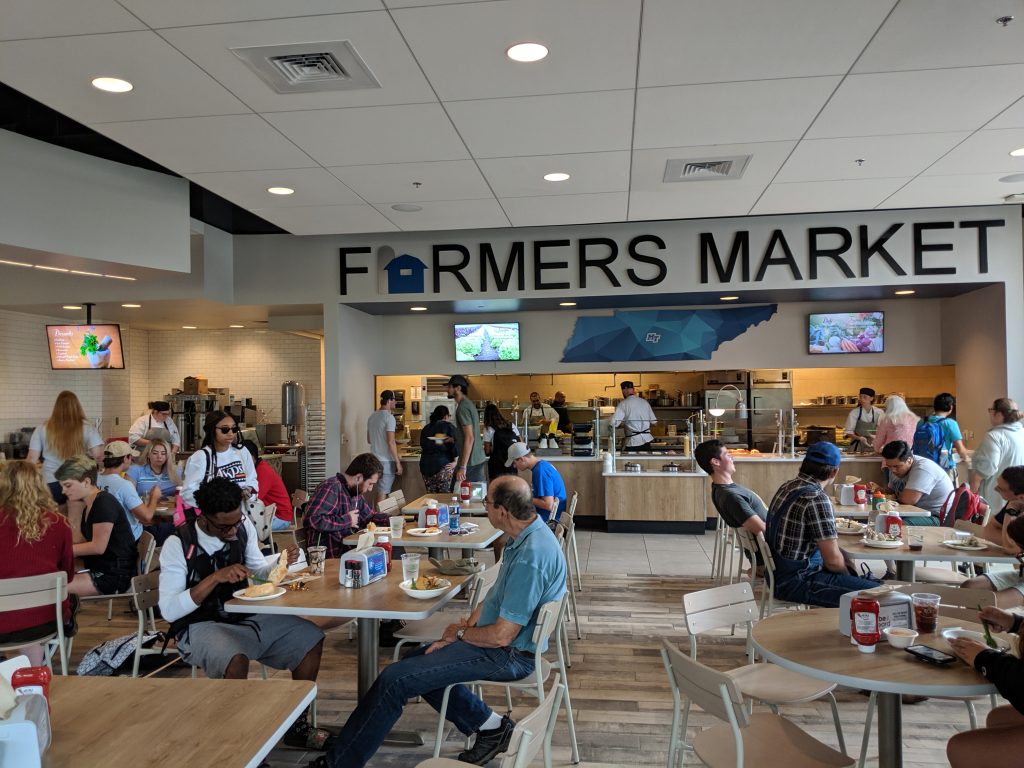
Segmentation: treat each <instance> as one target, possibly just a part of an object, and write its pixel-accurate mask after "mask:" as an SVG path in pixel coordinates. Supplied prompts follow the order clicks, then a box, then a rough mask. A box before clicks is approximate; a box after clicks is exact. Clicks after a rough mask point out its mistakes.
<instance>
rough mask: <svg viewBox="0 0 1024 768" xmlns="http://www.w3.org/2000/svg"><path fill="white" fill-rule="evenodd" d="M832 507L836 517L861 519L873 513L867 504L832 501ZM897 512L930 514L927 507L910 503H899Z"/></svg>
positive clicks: (902, 514)
mask: <svg viewBox="0 0 1024 768" xmlns="http://www.w3.org/2000/svg"><path fill="white" fill-rule="evenodd" d="M832 509H834V510H835V513H836V517H854V518H858V519H861V520H866V519H867V518H868V516H869V515H871V514H872V513H873V510H872V509H871V507H869V506H868V505H867V504H865V505H863V506H861V505H858V504H836V503H834V502H833V504H832ZM899 513H900V517H930V516H931V514H932V513H931V512H929V511H928V510H927V509H921V507H915V506H914V505H912V504H900V505H899Z"/></svg>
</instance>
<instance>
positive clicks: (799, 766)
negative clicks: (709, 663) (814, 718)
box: [661, 640, 853, 768]
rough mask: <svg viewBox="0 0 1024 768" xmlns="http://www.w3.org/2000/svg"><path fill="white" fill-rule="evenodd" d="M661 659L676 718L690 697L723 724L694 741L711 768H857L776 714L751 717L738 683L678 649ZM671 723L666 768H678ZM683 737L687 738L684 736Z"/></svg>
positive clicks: (667, 648)
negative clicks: (683, 702)
mask: <svg viewBox="0 0 1024 768" xmlns="http://www.w3.org/2000/svg"><path fill="white" fill-rule="evenodd" d="M661 657H662V661H664V663H665V669H666V670H667V672H668V679H669V684H670V686H671V687H672V699H673V702H674V703H675V708H676V712H677V713H678V709H679V700H680V698H681V697H682V696H684V695H685V696H686V699H687V701H688V702H693V703H694V704H696V705H697V706H699V707H700V708H701V709H703V710H704V711H705V712H707V713H708V714H709V715H713V716H714V717H717V718H718V719H719V720H722V721H724V722H722V723H720V724H718V725H715V726H712V727H711V728H706V729H704V730H703V731H701V732H700V733H698V734H697V735H696V736H694V738H693V749H694V751H695V752H696V753H697V756H698V757H699V758H700V759H701V760H703V761H704V764H705V765H708V766H711V768H726V766H731V767H732V768H744V767H745V766H751V765H757V766H758V767H759V768H825V767H826V766H833V767H834V768H841V767H842V766H850V765H853V758H851V757H848V756H847V755H844V754H842V753H841V752H837V751H836V750H834V749H832V748H831V747H829V746H828V745H826V744H822V743H821V742H820V741H818V740H817V739H815V738H814V737H812V736H810V735H809V734H807V733H805V732H804V731H803V730H801V729H800V727H799V726H797V725H796V724H795V723H793V722H792V721H790V720H787V719H786V718H784V717H781V716H780V715H777V714H775V713H774V712H755V713H752V714H751V713H748V711H747V708H746V706H745V702H744V699H743V694H742V693H741V692H740V690H739V686H738V685H737V683H736V681H735V680H733V679H732V678H731V677H729V675H727V674H725V673H723V672H718V671H716V670H713V669H711V668H710V667H706V666H704V665H703V664H701V663H700V662H699V661H696V660H695V659H691V658H690V657H689V656H687V655H686V654H685V653H682V652H681V651H679V650H678V649H676V648H674V647H673V646H672V644H671V643H669V642H668V641H667V640H663V641H662V644H661ZM675 725H676V722H675V720H674V721H673V733H672V739H673V742H672V744H671V745H670V747H669V761H668V768H674V766H675V763H674V762H673V759H674V756H675V755H676V753H677V752H681V750H679V749H678V743H677V740H678V738H679V737H678V733H677V731H676V728H675ZM684 735H685V734H684Z"/></svg>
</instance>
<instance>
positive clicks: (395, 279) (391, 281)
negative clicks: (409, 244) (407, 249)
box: [384, 253, 427, 294]
mask: <svg viewBox="0 0 1024 768" xmlns="http://www.w3.org/2000/svg"><path fill="white" fill-rule="evenodd" d="M426 269H427V265H426V264H424V263H423V262H422V261H420V260H419V259H417V258H416V257H415V256H410V255H409V254H408V253H403V254H402V255H401V256H396V257H395V258H393V259H392V260H391V261H389V262H388V263H387V264H386V265H385V266H384V271H385V272H387V273H388V293H389V294H392V293H423V273H424V272H425V271H426Z"/></svg>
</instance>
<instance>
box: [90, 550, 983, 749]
mask: <svg viewBox="0 0 1024 768" xmlns="http://www.w3.org/2000/svg"><path fill="white" fill-rule="evenodd" d="M579 534H580V536H579V538H580V550H581V558H582V561H583V563H584V570H585V571H587V572H586V573H585V575H584V591H583V593H581V594H579V595H578V602H579V609H580V625H581V629H582V631H583V635H584V639H583V640H575V636H574V634H573V633H572V628H571V626H570V636H571V637H572V638H573V640H572V646H571V647H572V664H573V666H572V669H571V670H570V673H569V680H570V694H571V696H572V704H573V711H574V713H575V716H576V729H577V735H578V739H579V746H580V753H581V758H582V762H581V766H583V767H584V768H637V766H656V765H664V764H665V760H666V755H667V749H668V740H669V736H668V732H669V725H670V723H671V715H672V701H671V694H670V693H669V688H668V684H667V681H666V677H665V672H664V669H663V667H662V663H661V657H660V655H659V651H658V645H659V643H660V640H661V638H662V637H669V638H673V639H675V640H677V641H679V642H684V640H683V639H684V638H685V636H686V632H685V629H684V627H683V622H682V616H681V598H682V595H683V594H684V593H686V592H689V591H694V590H699V589H704V588H707V587H708V586H709V581H708V574H709V569H710V558H709V557H708V554H709V553H710V551H711V546H712V539H711V537H710V536H705V537H694V536H641V535H637V536H630V535H622V534H618V535H614V536H612V535H608V534H600V533H593V534H591V533H589V532H586V531H580V532H579ZM616 569H618V570H616ZM665 571H668V572H669V573H670V574H671V575H652V572H653V573H658V572H665ZM134 622H135V620H134V617H131V616H128V615H127V614H125V613H123V612H122V611H121V607H120V604H118V606H117V607H115V612H114V620H113V621H112V622H109V623H108V622H107V620H106V606H105V604H97V603H93V604H89V605H87V607H86V608H85V609H83V612H82V613H81V614H80V625H81V629H80V632H79V637H78V638H77V640H76V643H75V649H74V653H73V664H75V665H76V664H77V662H78V660H79V659H80V658H81V656H82V654H83V653H84V652H85V650H87V649H88V648H90V647H91V646H93V645H96V644H97V643H99V642H102V641H103V640H105V639H108V638H110V637H115V636H117V635H122V634H126V633H128V632H131V631H134ZM355 658H356V644H355V641H350V640H349V638H348V634H347V631H345V630H344V629H338V630H333V631H331V632H330V633H328V639H327V644H326V647H325V651H324V663H323V668H322V669H321V674H320V680H319V683H318V685H319V689H320V693H319V704H318V710H319V715H320V719H321V722H322V723H324V724H328V725H340V724H341V723H343V722H344V720H345V718H346V717H347V716H348V714H349V712H351V710H352V708H353V707H354V705H355V688H356V683H355V681H356V665H355ZM700 658H701V660H702V661H705V662H706V663H708V664H710V665H712V666H715V667H717V668H722V669H728V668H731V667H733V666H736V665H738V664H740V663H742V661H743V640H742V639H741V638H739V637H730V636H728V635H727V634H721V635H716V636H712V637H706V638H702V639H701V645H700ZM388 661H390V649H385V650H384V651H383V652H382V659H381V662H382V664H385V663H387V662H388ZM276 674H286V673H276ZM160 675H161V676H180V677H183V678H187V677H188V675H189V671H188V669H187V668H186V667H185V666H184V665H181V664H178V665H175V667H172V668H171V669H169V670H166V671H164V672H162V673H160ZM251 675H252V676H253V677H256V676H258V675H259V669H258V666H257V665H253V669H252V671H251ZM182 684H183V685H187V684H188V681H187V680H182ZM837 698H838V699H839V706H840V712H841V716H842V719H843V726H844V733H845V735H846V741H847V745H848V747H849V750H850V751H851V753H853V754H856V753H857V751H858V750H859V747H860V738H861V734H862V730H863V724H864V717H865V713H866V707H867V698H866V697H865V696H861V695H860V694H858V693H857V692H855V691H849V690H842V691H840V692H839V693H838V694H837ZM501 700H502V696H501V695H498V696H494V697H493V698H492V699H491V703H492V704H493V705H494V706H495V708H496V709H499V704H500V702H501ZM515 704H516V706H515V713H516V715H521V714H523V713H525V712H526V711H528V709H529V705H530V702H529V700H528V699H526V698H524V699H518V698H517V699H516V700H515ZM977 708H978V715H979V719H981V721H982V722H983V721H984V717H985V714H986V713H987V711H988V700H987V699H984V700H979V701H978V702H977ZM783 714H785V715H786V716H787V717H789V718H790V719H792V720H794V721H795V722H797V723H799V724H800V726H801V727H803V728H804V729H805V730H807V731H808V732H810V733H812V734H813V735H814V736H816V737H817V738H819V739H821V740H822V741H824V742H826V743H828V744H831V745H833V746H835V745H836V743H837V742H836V734H835V731H834V729H833V726H832V717H831V712H830V710H829V706H828V704H827V703H826V702H821V703H810V704H806V705H800V706H792V707H786V708H785V709H784V711H783ZM713 723H714V720H713V719H712V718H710V717H708V716H706V715H704V714H703V713H701V712H695V713H694V714H692V715H691V718H690V724H691V734H692V733H693V732H694V731H693V728H704V727H707V726H709V725H712V724H713ZM435 726H436V715H435V714H434V712H433V710H431V709H430V708H429V707H428V706H427V705H426V704H422V703H420V704H415V703H410V704H409V705H408V706H407V707H406V710H405V714H404V715H403V717H402V720H401V721H400V723H399V727H402V728H406V729H416V730H420V731H423V732H425V733H427V734H428V735H427V738H426V739H425V740H426V742H427V744H426V746H424V747H420V748H418V749H402V748H397V747H384V748H382V749H381V751H380V752H379V753H378V755H377V756H376V757H375V758H374V759H373V760H372V761H371V762H370V766H374V768H384V767H385V766H387V767H389V768H390V767H394V768H412V767H413V766H416V765H417V764H418V763H419V762H420V761H422V760H425V759H426V758H428V757H429V756H430V754H431V751H432V744H433V742H432V740H433V735H432V734H433V729H434V727H435ZM966 727H967V713H966V709H965V707H964V705H963V704H962V703H959V702H943V701H934V700H933V701H927V702H923V703H921V704H917V705H914V706H906V707H904V725H903V737H904V758H905V762H904V764H905V765H906V766H922V767H924V766H945V765H947V762H946V759H945V744H946V741H947V740H948V738H949V737H950V735H952V734H953V733H954V732H955V731H957V730H961V729H964V728H966ZM460 749H461V745H460V742H457V741H455V740H451V741H449V742H448V743H447V744H446V745H445V749H444V750H443V751H442V754H444V755H446V756H449V757H454V756H455V754H457V752H458V751H459V750H460ZM868 754H869V756H872V758H873V756H874V755H875V754H876V749H875V745H874V743H873V742H872V744H871V747H870V748H869V753H868ZM313 757H315V753H305V752H303V751H301V750H292V749H288V748H285V747H279V748H277V749H275V750H274V751H273V752H272V753H271V755H270V758H269V762H270V765H271V766H273V767H274V768H284V767H285V766H288V767H289V768H290V767H291V766H296V765H300V766H304V765H306V763H307V762H308V761H309V760H311V759H312V758H313ZM684 762H685V764H686V765H699V764H700V762H699V760H697V759H696V757H695V756H694V755H693V753H692V752H688V753H686V755H685V759H684ZM95 764H96V765H102V762H97V763H95ZM541 764H542V763H541V762H540V761H538V763H537V765H541ZM554 764H555V765H556V766H568V765H570V764H571V763H570V756H569V748H568V735H567V733H566V730H565V726H564V719H563V720H562V721H561V725H560V727H559V728H558V730H557V731H556V732H555V750H554ZM871 764H874V765H877V760H875V759H869V765H871ZM86 765H87V763H86V762H83V766H86ZM223 768H231V767H230V766H227V765H226V764H225V765H223Z"/></svg>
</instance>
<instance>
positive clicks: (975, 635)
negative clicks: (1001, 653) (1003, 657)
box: [942, 629, 1010, 651]
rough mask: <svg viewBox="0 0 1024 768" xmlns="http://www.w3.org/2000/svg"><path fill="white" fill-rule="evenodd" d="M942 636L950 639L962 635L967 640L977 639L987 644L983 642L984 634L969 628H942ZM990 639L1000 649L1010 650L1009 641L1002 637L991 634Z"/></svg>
mask: <svg viewBox="0 0 1024 768" xmlns="http://www.w3.org/2000/svg"><path fill="white" fill-rule="evenodd" d="M942 637H943V639H945V640H952V639H953V638H955V637H963V638H966V639H967V640H977V641H978V642H979V643H981V644H982V645H987V643H986V642H985V635H983V634H982V633H981V632H972V631H971V630H969V629H944V630H942ZM992 639H993V640H995V641H996V645H997V646H998V647H999V648H1001V649H1002V650H1006V651H1008V650H1010V641H1009V640H1007V639H1006V638H1004V637H999V636H998V635H992Z"/></svg>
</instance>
